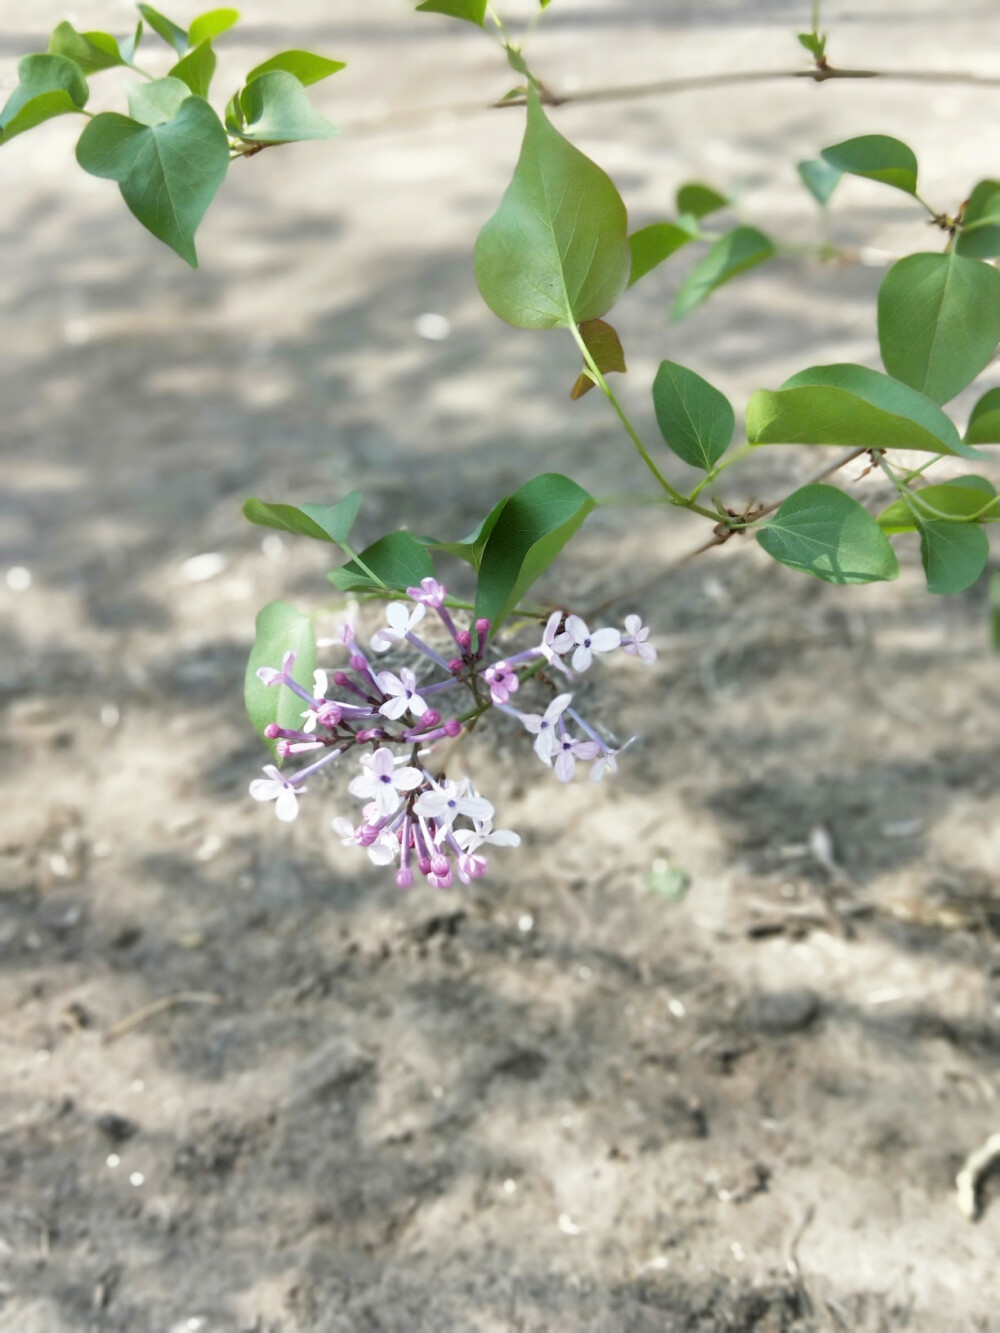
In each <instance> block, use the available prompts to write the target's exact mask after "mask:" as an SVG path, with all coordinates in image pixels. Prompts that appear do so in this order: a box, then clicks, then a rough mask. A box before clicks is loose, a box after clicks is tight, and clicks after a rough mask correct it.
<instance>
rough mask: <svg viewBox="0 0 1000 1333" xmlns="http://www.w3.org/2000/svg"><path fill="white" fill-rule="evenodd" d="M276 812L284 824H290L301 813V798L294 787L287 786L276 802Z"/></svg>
mask: <svg viewBox="0 0 1000 1333" xmlns="http://www.w3.org/2000/svg"><path fill="white" fill-rule="evenodd" d="M274 813H275V814H276V815H277V816H278V818H279V819H280V820H281V822H282V823H283V824H290V823H291V822H292V820H293V819H294V818H295V816H296V815H297V814H298V813H299V798H298V796H297V794H296V792H295V789H294V788H293V787H285V788H283V789H282V791H281V792H280V793H279V795H278V799H277V801H275V803H274Z"/></svg>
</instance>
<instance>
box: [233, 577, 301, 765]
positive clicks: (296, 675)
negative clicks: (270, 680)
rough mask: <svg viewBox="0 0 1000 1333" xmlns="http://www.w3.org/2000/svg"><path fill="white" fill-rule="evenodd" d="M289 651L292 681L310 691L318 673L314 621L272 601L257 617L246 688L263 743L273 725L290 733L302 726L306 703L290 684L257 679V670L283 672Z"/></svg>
mask: <svg viewBox="0 0 1000 1333" xmlns="http://www.w3.org/2000/svg"><path fill="white" fill-rule="evenodd" d="M288 652H293V653H295V662H294V665H293V666H292V670H291V676H292V679H293V680H295V681H297V682H298V683H299V684H300V685H301V686H302V687H303V689H307V690H309V691H311V690H312V687H313V672H314V671H315V670H316V636H315V634H314V633H313V627H312V620H311V619H310V618H309V616H306V615H303V614H302V612H301V611H296V609H295V607H294V606H289V604H288V603H287V602H269V603H268V604H267V606H265V607H263V608H262V609H261V611H260V612H259V613H258V615H257V632H256V636H255V638H254V645H253V648H252V649H251V652H250V660H249V661H248V662H247V672H246V679H245V681H244V687H243V697H244V700H245V702H246V709H247V713H248V715H249V717H250V721H251V722H252V723H253V727H254V730H255V731H256V732H257V735H258V736H260V737H261V739H262V740H267V738H266V737H265V736H264V730H265V728H266V727H269V726H270V725H271V723H272V722H276V723H277V724H278V726H279V727H286V728H287V729H288V730H290V731H291V730H294V729H296V728H298V727H301V725H302V709H303V702H302V700H301V699H300V698H299V696H298V695H297V694H293V693H292V691H291V690H290V689H289V688H288V686H287V685H265V684H264V682H263V681H262V680H259V679H258V677H257V668H258V667H271V668H272V669H273V670H275V671H280V670H281V664H282V660H283V659H284V656H285V654H286V653H288ZM267 744H268V745H269V746H270V748H271V753H272V754H273V753H274V741H267Z"/></svg>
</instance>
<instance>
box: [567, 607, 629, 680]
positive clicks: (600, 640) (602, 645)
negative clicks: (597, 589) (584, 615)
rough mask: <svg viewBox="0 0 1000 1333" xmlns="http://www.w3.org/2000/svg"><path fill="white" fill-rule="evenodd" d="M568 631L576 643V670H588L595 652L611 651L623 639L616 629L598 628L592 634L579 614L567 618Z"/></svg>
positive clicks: (574, 658)
mask: <svg viewBox="0 0 1000 1333" xmlns="http://www.w3.org/2000/svg"><path fill="white" fill-rule="evenodd" d="M566 632H567V633H568V634H569V635H570V637H571V638H572V641H573V643H575V644H576V651H575V652H574V653H573V658H572V662H573V670H574V671H586V670H587V668H588V667H589V666H590V663H591V661H592V660H593V655H594V653H610V652H611V651H612V650H613V649H615V648H617V647H618V646H619V644H620V643H621V641H622V636H621V635H620V634H619V632H618V631H617V630H616V629H597V630H594V632H593V634H591V632H590V630H589V629H588V628H587V626H586V624H585V622H584V621H582V620H581V619H580V617H579V616H569V617H568V618H567V620H566Z"/></svg>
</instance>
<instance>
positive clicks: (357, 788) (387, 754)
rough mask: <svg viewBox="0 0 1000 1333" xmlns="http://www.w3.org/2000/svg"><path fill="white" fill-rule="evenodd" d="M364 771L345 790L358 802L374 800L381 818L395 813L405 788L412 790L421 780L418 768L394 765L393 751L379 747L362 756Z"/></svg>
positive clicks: (421, 776)
mask: <svg viewBox="0 0 1000 1333" xmlns="http://www.w3.org/2000/svg"><path fill="white" fill-rule="evenodd" d="M361 762H362V764H363V765H364V767H365V770H366V771H365V772H364V773H362V774H361V776H360V777H357V778H354V779H352V781H351V782H350V784H349V785H348V788H347V790H348V791H349V792H350V793H351V795H352V796H356V797H357V798H358V800H360V801H369V800H370V801H373V802H374V804H375V806H376V807H377V809H378V813H379V815H380V816H381V817H383V818H385V817H386V816H387V815H392V814H395V813H396V811H397V810H398V809H399V805H400V802H401V800H402V799H403V798H402V793H403V792H404V791H413V790H414V788H416V787H419V786H420V784H421V782H423V780H424V779H423V774H422V773H421V772H420V770H419V769H418V768H397V767H396V762H395V759H394V758H393V753H392V751H391V750H389V749H387V748H386V746H384V745H383V746H380V747H379V749H377V750H376V751H375V753H374V754H372V755H363V756H362V758H361Z"/></svg>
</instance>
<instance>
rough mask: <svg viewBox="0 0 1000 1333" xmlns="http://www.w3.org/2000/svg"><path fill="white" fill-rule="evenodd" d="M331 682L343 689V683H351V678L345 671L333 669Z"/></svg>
mask: <svg viewBox="0 0 1000 1333" xmlns="http://www.w3.org/2000/svg"><path fill="white" fill-rule="evenodd" d="M333 683H334V685H339V686H340V687H341V689H343V687H344V686H345V685H349V684H350V683H351V678H350V676H348V674H347V672H346V671H335V672H334V673H333Z"/></svg>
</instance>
